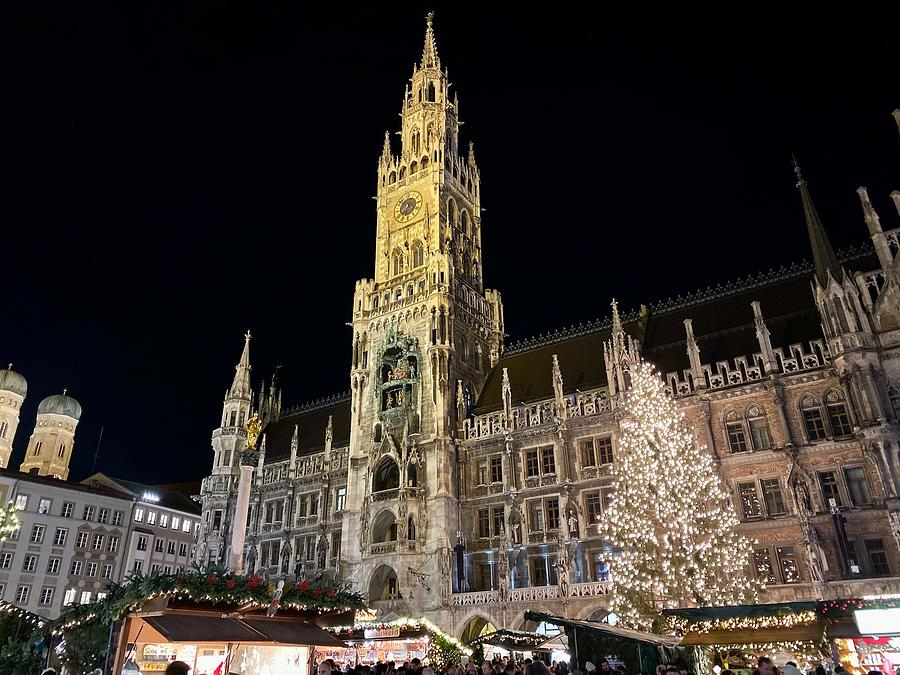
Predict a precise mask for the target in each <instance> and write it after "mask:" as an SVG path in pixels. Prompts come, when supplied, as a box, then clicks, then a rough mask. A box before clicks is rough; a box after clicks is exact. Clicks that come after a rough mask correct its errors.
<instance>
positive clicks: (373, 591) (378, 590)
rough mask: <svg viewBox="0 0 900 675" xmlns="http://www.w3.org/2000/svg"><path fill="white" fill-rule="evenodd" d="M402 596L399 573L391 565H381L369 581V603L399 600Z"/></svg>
mask: <svg viewBox="0 0 900 675" xmlns="http://www.w3.org/2000/svg"><path fill="white" fill-rule="evenodd" d="M402 597H403V596H402V595H400V582H399V581H398V580H397V573H396V572H395V571H394V568H393V567H391V566H390V565H379V566H378V567H377V568H376V569H375V571H374V572H373V573H372V578H371V579H370V580H369V602H377V601H378V600H397V599H400V598H402Z"/></svg>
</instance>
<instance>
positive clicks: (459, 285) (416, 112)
mask: <svg viewBox="0 0 900 675" xmlns="http://www.w3.org/2000/svg"><path fill="white" fill-rule="evenodd" d="M432 19H433V16H432V15H429V16H428V19H427V23H426V29H425V46H424V49H423V52H422V58H421V60H420V62H419V63H418V64H416V65H414V66H413V72H412V78H411V80H410V84H408V85H407V86H406V90H405V91H404V94H403V102H402V105H401V109H400V118H401V125H400V131H399V132H397V133H398V135H399V136H400V147H399V154H394V150H393V148H392V143H391V136H390V135H389V134H385V138H384V147H383V149H382V153H381V157H380V158H379V160H378V164H377V198H376V200H377V201H376V213H375V222H376V233H375V234H376V236H375V274H374V278H373V279H363V280H360V281H358V282H357V283H356V290H355V293H354V298H353V324H352V325H353V349H352V357H351V372H350V385H351V394H352V401H351V405H352V417H351V433H350V476H349V480H348V488H347V490H348V492H347V501H346V504H345V507H344V526H343V541H342V551H343V565H344V568H343V570H342V571H343V573H344V576H345V578H352V579H354V580H357V582H358V583H359V585H360V590H362V591H363V592H364V593H366V594H367V596H368V598H369V600H370V601H371V602H378V601H391V602H392V603H398V606H403V605H406V607H407V608H408V609H409V610H411V611H423V610H431V609H437V608H439V607H442V606H446V605H447V604H448V603H449V595H450V588H451V575H450V569H451V567H452V566H451V565H450V551H451V549H452V546H453V544H454V543H455V541H456V531H457V529H458V528H459V520H458V505H457V498H456V490H457V487H456V486H457V475H456V473H457V458H456V445H455V440H456V433H457V432H456V430H457V429H458V428H459V426H461V423H462V420H460V419H458V417H459V416H460V415H465V414H469V413H470V412H471V410H472V407H473V405H474V401H475V400H476V399H477V396H478V393H479V392H480V391H481V388H482V386H483V385H484V381H485V379H486V377H487V374H488V371H489V370H490V368H491V367H492V366H493V365H494V364H495V363H496V362H497V360H498V358H499V356H500V352H501V350H502V346H503V309H502V305H501V301H500V294H499V293H497V292H496V291H485V290H484V286H483V277H482V257H481V174H480V171H479V169H478V165H477V164H476V162H475V152H474V149H473V146H472V145H471V144H469V147H468V151H467V153H466V156H461V155H460V153H459V127H460V124H461V123H460V120H459V101H458V99H457V97H456V95H455V94H454V95H451V94H450V83H449V81H448V73H447V71H446V70H443V71H442V70H441V63H440V59H439V57H438V51H437V44H436V40H435V34H434V26H433V21H432ZM458 398H459V399H461V400H459V401H458V400H457V399H458ZM458 404H459V405H458Z"/></svg>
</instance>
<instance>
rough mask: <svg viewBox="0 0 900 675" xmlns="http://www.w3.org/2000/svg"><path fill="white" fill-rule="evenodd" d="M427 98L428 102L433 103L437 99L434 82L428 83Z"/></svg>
mask: <svg viewBox="0 0 900 675" xmlns="http://www.w3.org/2000/svg"><path fill="white" fill-rule="evenodd" d="M427 99H428V101H429V102H431V103H434V102H435V100H437V91H436V90H435V88H434V82H429V83H428V95H427Z"/></svg>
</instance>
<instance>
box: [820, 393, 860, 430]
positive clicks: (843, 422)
mask: <svg viewBox="0 0 900 675" xmlns="http://www.w3.org/2000/svg"><path fill="white" fill-rule="evenodd" d="M825 408H826V409H827V410H828V422H829V423H830V424H831V433H832V435H834V436H849V435H850V434H851V433H852V432H853V429H852V427H851V426H850V416H849V415H848V414H847V406H846V405H845V404H844V397H843V396H842V395H841V394H840V392H837V391H830V392H828V394H827V395H826V396H825Z"/></svg>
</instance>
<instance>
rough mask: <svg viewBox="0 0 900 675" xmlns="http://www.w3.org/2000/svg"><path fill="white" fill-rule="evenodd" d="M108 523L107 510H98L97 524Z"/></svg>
mask: <svg viewBox="0 0 900 675" xmlns="http://www.w3.org/2000/svg"><path fill="white" fill-rule="evenodd" d="M108 521H109V509H100V511H98V512H97V522H98V523H106V522H108Z"/></svg>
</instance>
